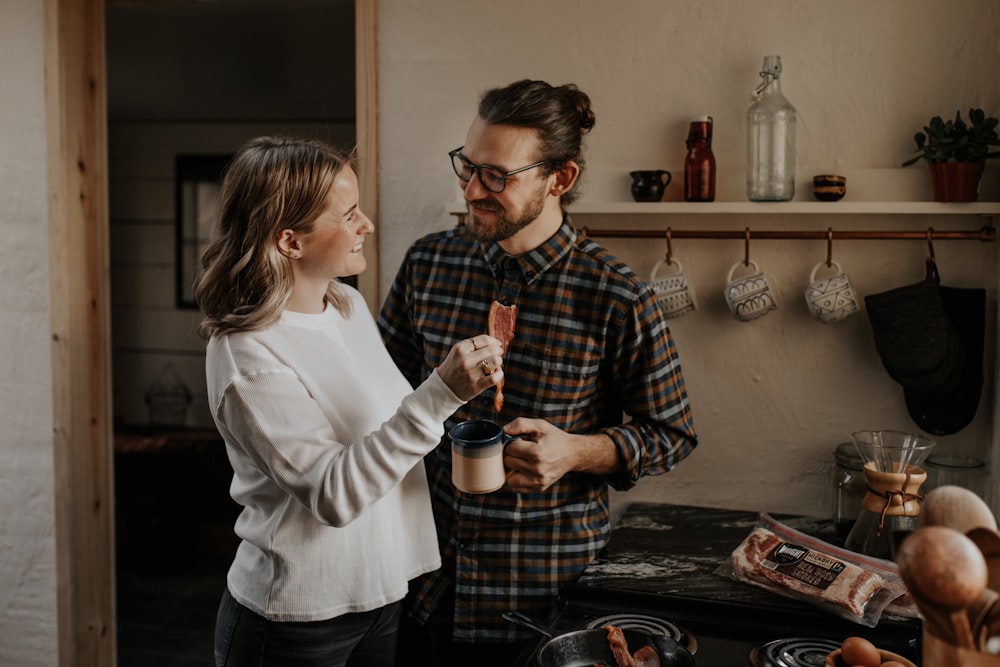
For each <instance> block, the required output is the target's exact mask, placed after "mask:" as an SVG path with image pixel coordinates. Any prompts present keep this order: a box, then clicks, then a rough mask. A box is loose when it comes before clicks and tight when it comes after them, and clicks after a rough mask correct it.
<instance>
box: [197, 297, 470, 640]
mask: <svg viewBox="0 0 1000 667" xmlns="http://www.w3.org/2000/svg"><path fill="white" fill-rule="evenodd" d="M350 292H351V298H352V299H353V301H354V307H353V312H352V314H351V316H350V318H348V319H344V318H343V317H342V316H341V315H340V313H339V312H338V311H337V310H335V309H334V308H331V307H329V306H328V307H327V308H326V311H325V312H324V313H322V314H319V315H306V314H302V313H293V312H289V311H285V312H284V313H283V314H282V317H281V320H280V321H279V322H277V323H276V324H274V325H273V326H271V327H269V328H268V329H266V330H263V331H252V332H241V333H237V334H231V335H228V336H221V337H220V336H216V337H213V338H212V340H211V341H210V342H209V344H208V353H207V359H206V370H207V377H208V400H209V403H210V408H211V410H212V415H213V417H214V418H215V423H216V426H217V427H218V429H219V432H220V433H221V435H222V437H223V438H224V439H225V442H226V451H227V454H228V456H229V461H230V464H231V465H232V467H233V473H234V474H233V482H232V485H231V487H230V494H231V495H232V497H233V498H234V499H235V500H236V502H237V503H239V504H240V505H241V506H242V507H243V510H242V512H241V513H240V515H239V517H238V519H237V520H236V525H235V531H236V534H237V535H238V536H239V537H240V538H241V540H242V541H241V543H240V545H239V548H238V549H237V552H236V555H235V557H234V560H233V563H232V566H231V567H230V569H229V574H228V577H227V581H228V586H229V590H230V592H231V593H232V595H233V597H235V598H236V599H237V600H238V601H239V602H240V603H242V604H243V605H244V606H246V607H248V608H250V609H252V610H253V611H255V612H257V613H258V614H260V615H262V616H265V617H266V618H268V619H271V620H275V621H313V620H323V619H329V618H333V617H336V616H340V615H342V614H346V613H352V612H361V611H369V610H372V609H376V608H378V607H381V606H384V605H386V604H389V603H392V602H395V601H397V600H400V599H402V598H403V596H404V595H405V594H406V589H407V581H408V580H409V579H412V578H414V577H416V576H418V575H420V574H423V573H425V572H429V571H431V570H434V569H436V568H438V567H440V563H441V561H440V556H439V554H438V548H437V537H436V535H435V529H434V520H433V517H432V515H431V506H430V499H429V494H428V491H427V481H426V478H425V476H424V467H423V461H422V457H423V456H424V454H426V453H427V452H429V451H430V450H431V449H433V448H434V447H435V446H436V445H437V444H438V442H439V441H440V439H441V436H442V433H443V422H444V421H445V419H447V417H448V416H449V415H451V414H452V413H453V412H454V411H455V410H457V409H458V408H459V407H460V406H461V405H462V401H461V400H460V399H459V398H458V397H457V396H455V394H454V393H453V392H452V391H451V390H450V389H449V388H448V387H447V385H445V384H444V382H443V381H442V380H441V379H440V377H438V375H437V373H436V372H435V373H434V374H432V375H431V376H430V377H429V378H428V379H427V381H425V382H424V383H423V384H421V385H420V386H419V387H418V388H417V389H416V390H413V389H411V388H410V386H409V384H408V383H407V382H406V380H405V379H404V378H403V376H402V375H401V374H400V373H399V371H398V370H397V369H396V366H395V364H394V363H393V361H392V359H390V358H389V355H388V354H387V353H386V351H385V348H384V347H383V345H382V340H381V338H380V337H379V333H378V330H377V328H376V326H375V321H374V319H373V318H372V316H371V314H370V312H369V311H368V306H367V304H366V303H365V302H364V300H363V299H362V297H361V295H360V294H359V293H358V292H357V291H356V290H353V289H351V290H350Z"/></svg>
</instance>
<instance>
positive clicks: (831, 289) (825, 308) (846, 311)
mask: <svg viewBox="0 0 1000 667" xmlns="http://www.w3.org/2000/svg"><path fill="white" fill-rule="evenodd" d="M824 266H830V267H831V268H832V269H833V270H834V275H832V276H828V277H826V278H820V279H819V280H817V279H816V275H817V273H818V272H819V270H820V269H821V268H823V267H824ZM806 304H807V305H808V306H809V312H811V313H812V314H813V317H815V318H816V319H818V320H819V321H820V322H824V323H827V324H829V323H831V322H839V321H840V320H843V319H845V318H847V317H850V316H851V315H853V314H854V313H856V312H858V311H859V310H860V307H859V306H858V297H857V295H856V294H855V293H854V288H853V287H851V281H850V279H849V278H848V277H847V274H846V273H844V271H843V270H842V269H841V268H840V264H838V263H837V262H836V260H832V259H831V260H830V261H829V262H826V261H823V262H819V263H817V264H816V266H814V267H813V269H812V271H811V272H810V273H809V287H807V288H806Z"/></svg>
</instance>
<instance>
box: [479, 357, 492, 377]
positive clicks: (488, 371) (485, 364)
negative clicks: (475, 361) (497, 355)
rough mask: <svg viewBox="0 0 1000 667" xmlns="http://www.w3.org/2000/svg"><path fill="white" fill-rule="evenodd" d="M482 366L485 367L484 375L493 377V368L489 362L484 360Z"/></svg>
mask: <svg viewBox="0 0 1000 667" xmlns="http://www.w3.org/2000/svg"><path fill="white" fill-rule="evenodd" d="M480 365H481V366H482V367H483V373H484V374H486V375H493V366H491V365H490V362H489V361H487V360H486V359H483V361H482V363H481V364H480Z"/></svg>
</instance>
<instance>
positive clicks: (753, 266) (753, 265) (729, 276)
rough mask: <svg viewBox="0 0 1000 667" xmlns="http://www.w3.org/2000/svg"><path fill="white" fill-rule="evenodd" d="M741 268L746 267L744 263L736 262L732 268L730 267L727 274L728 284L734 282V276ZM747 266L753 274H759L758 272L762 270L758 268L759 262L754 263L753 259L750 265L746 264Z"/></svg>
mask: <svg viewBox="0 0 1000 667" xmlns="http://www.w3.org/2000/svg"><path fill="white" fill-rule="evenodd" d="M741 266H744V263H743V262H742V261H740V262H736V263H735V264H733V265H732V266H731V267H729V273H728V274H726V282H727V283H731V282H733V274H734V273H736V269H738V268H739V267H741ZM745 266H749V267H750V268H751V269H752V272H753V273H757V272H758V271H760V269H759V268H758V267H757V262H755V261H753V260H752V259H751V260H750V262H749V264H746V265H745ZM748 275H749V274H748Z"/></svg>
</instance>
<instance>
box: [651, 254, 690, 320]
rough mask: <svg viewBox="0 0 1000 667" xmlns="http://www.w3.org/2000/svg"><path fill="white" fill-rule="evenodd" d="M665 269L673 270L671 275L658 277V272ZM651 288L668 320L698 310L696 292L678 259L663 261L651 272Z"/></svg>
mask: <svg viewBox="0 0 1000 667" xmlns="http://www.w3.org/2000/svg"><path fill="white" fill-rule="evenodd" d="M663 267H666V268H668V269H672V270H671V271H670V272H669V273H665V274H663V275H662V276H659V277H657V275H656V274H657V272H659V270H660V269H661V268H663ZM649 286H650V288H652V290H653V294H655V295H656V303H657V304H659V306H660V311H661V312H662V313H663V316H664V317H665V318H667V319H670V318H672V317H680V316H681V315H683V314H684V313H690V312H691V311H692V310H697V309H698V303H697V301H695V298H694V292H693V291H692V290H691V286H690V285H689V284H688V279H687V275H685V273H684V267H682V266H681V263H680V262H678V261H677V260H676V259H661V260H660V261H659V262H657V263H656V264H655V265H654V266H653V270H652V271H650V272H649Z"/></svg>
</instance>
